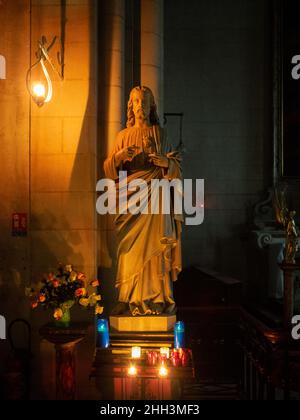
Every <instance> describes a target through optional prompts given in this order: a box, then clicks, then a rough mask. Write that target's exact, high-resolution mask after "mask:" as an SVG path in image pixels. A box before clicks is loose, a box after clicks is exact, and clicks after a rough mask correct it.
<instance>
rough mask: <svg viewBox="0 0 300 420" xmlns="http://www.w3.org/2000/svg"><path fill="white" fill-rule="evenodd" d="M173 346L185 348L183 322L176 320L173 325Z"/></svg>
mask: <svg viewBox="0 0 300 420" xmlns="http://www.w3.org/2000/svg"><path fill="white" fill-rule="evenodd" d="M174 348H175V349H184V348H185V327H184V322H182V321H178V322H176V324H175V327H174Z"/></svg>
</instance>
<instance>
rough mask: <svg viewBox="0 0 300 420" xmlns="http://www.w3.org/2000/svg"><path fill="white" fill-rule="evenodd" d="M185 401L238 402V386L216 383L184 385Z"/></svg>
mask: <svg viewBox="0 0 300 420" xmlns="http://www.w3.org/2000/svg"><path fill="white" fill-rule="evenodd" d="M183 398H184V399H185V400H197V401H198V400H199V401H207V400H213V401H223V400H235V401H236V400H238V399H239V397H238V386H237V384H234V383H225V382H224V383H221V382H220V383H217V382H214V383H213V382H201V381H199V382H197V383H196V384H186V385H185V387H184V395H183Z"/></svg>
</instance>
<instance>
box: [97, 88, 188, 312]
mask: <svg viewBox="0 0 300 420" xmlns="http://www.w3.org/2000/svg"><path fill="white" fill-rule="evenodd" d="M127 118H128V119H127V128H126V129H124V130H122V131H120V132H119V133H118V136H117V139H116V143H115V145H114V148H113V151H112V153H111V155H110V156H109V157H108V158H107V159H106V161H105V162H104V171H105V175H106V177H107V178H111V179H113V180H115V181H116V186H117V188H119V191H120V189H121V188H122V187H121V185H120V183H119V182H118V181H119V172H120V171H126V172H127V177H128V179H127V181H128V183H130V182H131V181H133V180H136V179H142V180H143V181H146V182H147V184H148V185H150V183H151V180H154V179H163V178H165V179H168V180H172V179H181V165H180V155H179V153H178V152H177V151H174V150H173V151H172V150H171V148H170V147H169V145H168V144H167V142H166V137H165V133H164V130H163V129H162V128H161V127H160V126H159V120H158V116H157V111H156V104H155V101H154V96H153V94H152V92H151V90H150V89H149V88H147V87H145V86H139V87H135V88H134V89H132V91H131V93H130V98H129V102H128V111H127ZM126 194H127V198H128V200H129V199H130V196H131V195H132V194H133V192H130V191H127V190H126ZM147 194H148V197H147V199H148V203H149V202H150V200H151V197H150V194H151V189H150V188H148V192H147ZM181 222H182V216H181V215H176V214H174V211H171V212H170V214H162V212H161V210H160V212H159V214H151V213H150V212H149V214H145V213H142V212H141V213H139V214H131V213H128V214H120V212H119V213H118V214H117V215H116V217H115V227H116V232H117V238H118V252H117V278H116V288H117V290H118V304H117V305H116V306H115V308H114V310H113V312H112V314H113V315H121V314H126V313H131V314H132V315H133V316H136V315H160V314H174V313H175V312H176V305H175V301H174V297H173V282H174V281H175V280H177V276H178V274H179V272H180V271H181Z"/></svg>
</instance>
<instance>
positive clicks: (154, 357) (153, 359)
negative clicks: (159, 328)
mask: <svg viewBox="0 0 300 420" xmlns="http://www.w3.org/2000/svg"><path fill="white" fill-rule="evenodd" d="M157 362H158V353H157V352H156V351H148V352H147V363H148V365H149V366H156V365H157Z"/></svg>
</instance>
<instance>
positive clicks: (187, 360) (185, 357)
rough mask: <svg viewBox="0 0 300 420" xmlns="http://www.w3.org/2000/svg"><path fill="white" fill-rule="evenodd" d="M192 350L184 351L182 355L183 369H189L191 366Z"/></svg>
mask: <svg viewBox="0 0 300 420" xmlns="http://www.w3.org/2000/svg"><path fill="white" fill-rule="evenodd" d="M191 360H192V358H191V350H190V349H182V353H181V364H182V366H183V367H188V366H190V364H191Z"/></svg>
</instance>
